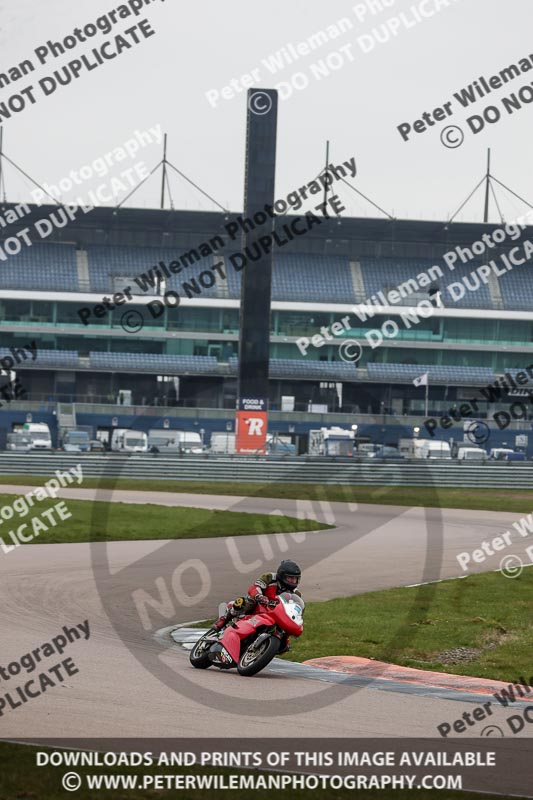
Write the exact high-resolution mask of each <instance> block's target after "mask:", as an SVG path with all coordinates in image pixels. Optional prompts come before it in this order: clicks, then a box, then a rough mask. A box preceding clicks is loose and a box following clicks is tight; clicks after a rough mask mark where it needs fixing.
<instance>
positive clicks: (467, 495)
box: [0, 461, 533, 513]
mask: <svg viewBox="0 0 533 800" xmlns="http://www.w3.org/2000/svg"><path fill="white" fill-rule="evenodd" d="M80 463H82V464H83V461H81V462H80ZM510 469H512V467H510ZM52 474H53V469H52V468H51V469H50V475H52ZM45 480H46V478H45V476H42V475H41V476H34V475H2V476H0V483H1V484H13V485H17V486H21V485H31V486H40V485H42V484H43V483H44V481H45ZM83 487H84V488H91V487H94V488H95V487H100V488H102V489H129V490H137V491H144V492H146V491H150V489H151V488H152V490H153V491H158V492H177V493H189V494H222V495H237V496H243V497H272V498H278V499H296V500H310V501H321V500H329V501H330V502H340V503H371V504H379V505H396V506H409V507H411V506H424V507H426V508H428V507H431V506H437V507H438V508H465V509H473V510H476V509H477V510H486V511H516V512H521V513H523V512H527V513H529V512H530V511H531V510H532V509H533V489H516V490H515V491H509V490H506V491H498V490H497V489H473V488H471V489H463V488H457V489H454V488H447V487H446V488H440V487H423V486H338V485H334V484H332V485H326V484H303V483H284V482H281V481H280V482H274V483H234V482H230V481H220V482H219V481H174V480H163V481H160V480H157V481H155V480H154V481H151V480H137V479H134V478H131V479H130V478H119V479H114V478H104V479H99V478H84V480H83Z"/></svg>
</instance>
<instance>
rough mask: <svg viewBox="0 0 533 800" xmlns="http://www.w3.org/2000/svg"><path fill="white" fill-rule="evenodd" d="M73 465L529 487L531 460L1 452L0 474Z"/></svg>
mask: <svg viewBox="0 0 533 800" xmlns="http://www.w3.org/2000/svg"><path fill="white" fill-rule="evenodd" d="M76 464H81V465H82V467H83V475H84V476H85V477H95V478H97V477H108V478H115V477H122V478H137V479H140V480H151V481H157V480H178V481H184V480H190V481H231V482H233V481H235V482H238V481H252V482H261V483H275V482H278V481H279V482H283V483H313V484H344V485H354V486H365V485H368V486H448V487H478V488H499V489H509V490H512V489H533V464H531V465H530V464H524V463H516V462H515V463H505V462H504V463H484V464H468V463H464V462H453V463H450V462H438V461H435V462H433V461H416V460H415V461H408V462H401V463H399V462H397V461H389V462H387V461H383V462H380V463H376V462H372V463H370V462H369V461H358V460H354V459H351V458H350V459H332V458H310V457H300V458H294V457H293V458H289V457H286V458H283V457H266V458H265V457H261V456H258V457H254V456H227V455H220V456H215V455H205V456H192V455H188V456H178V455H173V456H168V455H156V456H153V455H149V454H148V455H122V454H105V455H100V454H98V455H97V454H91V455H89V454H85V453H81V454H68V455H67V454H64V453H61V454H59V453H31V454H25V453H24V454H22V453H2V454H0V475H43V476H48V475H53V474H54V472H55V470H58V469H59V470H63V471H65V470H68V469H69V468H70V467H73V466H75V465H76ZM6 482H7V481H5V480H4V483H6ZM153 488H154V489H156V488H157V487H156V486H154V487H153Z"/></svg>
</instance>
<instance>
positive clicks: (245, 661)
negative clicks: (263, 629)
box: [237, 636, 280, 677]
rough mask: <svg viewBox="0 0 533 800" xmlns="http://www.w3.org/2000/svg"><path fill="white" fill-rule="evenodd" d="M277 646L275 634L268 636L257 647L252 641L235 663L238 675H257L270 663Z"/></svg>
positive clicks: (276, 651)
mask: <svg viewBox="0 0 533 800" xmlns="http://www.w3.org/2000/svg"><path fill="white" fill-rule="evenodd" d="M279 648H280V640H279V639H278V638H277V637H276V636H270V637H269V638H268V639H265V640H264V641H263V642H261V644H260V645H259V647H257V648H256V647H255V646H254V644H253V643H252V644H251V645H250V646H249V647H247V648H246V650H245V651H244V653H243V654H242V656H241V657H240V659H239V663H238V664H237V671H238V673H239V675H245V676H247V677H250V676H251V675H257V673H258V672H260V671H261V670H262V669H264V668H265V667H266V666H267V664H270V662H271V661H272V659H273V658H274V656H275V655H277V653H278V650H279Z"/></svg>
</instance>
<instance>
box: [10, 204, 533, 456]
mask: <svg viewBox="0 0 533 800" xmlns="http://www.w3.org/2000/svg"><path fill="white" fill-rule="evenodd" d="M8 207H9V206H4V211H5V209H6V208H8ZM53 209H54V207H53V206H50V207H46V206H41V207H39V208H37V207H31V215H30V217H29V218H26V219H24V220H21V221H20V223H14V224H12V225H11V226H10V229H9V234H10V235H11V236H13V235H14V234H15V232H16V230H17V226H18V228H19V229H22V228H24V227H31V225H32V222H34V221H35V220H37V219H41V218H43V217H46V216H47V214H49V213H50V212H51V211H52V210H53ZM227 221H228V216H225V215H224V214H219V213H211V212H183V211H145V210H141V209H119V210H117V211H113V210H112V209H109V208H97V209H95V210H93V211H92V212H91V213H90V214H88V215H86V216H85V218H84V219H83V220H79V221H76V222H73V223H72V224H71V225H70V226H69V227H68V228H63V229H58V230H55V231H54V233H53V234H52V235H51V236H50V237H49V238H48V239H47V240H46V241H45V242H36V243H35V244H33V246H31V247H24V248H22V250H21V252H20V254H19V255H16V256H9V257H8V258H7V259H6V260H3V261H2V262H0V320H1V322H0V324H1V331H2V337H1V347H2V355H8V354H9V351H10V348H16V347H20V346H23V345H24V343H25V342H27V341H35V342H36V343H37V346H38V358H37V360H36V361H35V362H31V363H30V362H29V361H27V362H24V363H23V364H21V365H17V371H18V374H19V375H20V377H21V378H22V380H23V383H24V387H25V389H26V392H27V398H26V399H27V401H28V403H33V406H32V407H33V408H37V409H38V408H39V405H38V404H39V403H42V404H45V405H43V406H42V408H43V413H47V414H52V413H53V412H51V411H50V409H51V407H52V405H53V404H54V403H76V404H83V406H84V408H85V409H86V412H84V413H86V414H87V417H86V420H85V421H87V420H89V419H90V424H92V425H93V427H94V426H97V425H98V423H99V422H101V424H102V425H104V426H105V425H110V424H111V422H110V420H111V417H112V416H113V414H112V411H111V410H109V405H110V404H111V403H116V398H117V396H118V395H119V392H120V391H121V390H124V389H128V390H130V391H131V392H132V397H133V403H134V404H135V405H136V406H146V407H150V406H153V407H159V406H164V407H165V408H166V409H168V410H167V411H165V412H164V414H166V415H167V416H169V417H171V418H172V419H171V423H170V424H171V425H172V426H173V427H180V426H181V427H190V424H191V423H190V413H191V412H190V410H191V409H192V408H196V409H197V416H196V419H197V422H198V424H199V425H201V426H202V427H203V428H204V429H205V430H207V431H209V430H220V429H221V425H222V426H223V425H224V424H225V422H226V421H229V422H231V420H232V414H233V411H234V408H235V401H236V391H237V386H236V377H237V367H238V360H237V354H238V330H239V297H240V284H241V275H242V273H240V272H237V271H236V270H235V269H233V267H232V266H231V262H230V259H229V256H230V255H231V253H232V252H235V251H236V250H238V249H239V244H238V243H237V242H233V243H227V246H225V247H224V248H221V249H220V251H219V252H218V253H217V254H216V255H214V254H213V255H212V256H209V257H207V258H203V259H201V260H198V261H197V262H196V263H194V264H192V265H191V266H189V267H187V268H186V269H183V270H182V271H181V272H179V273H177V274H171V275H169V276H168V277H166V278H165V280H164V281H163V282H160V283H159V284H157V283H155V285H154V287H153V289H151V290H150V291H148V292H145V293H143V292H141V290H140V288H139V287H138V285H137V284H136V282H135V278H136V277H138V276H140V275H142V274H143V273H144V274H145V275H146V274H147V273H149V271H150V270H151V269H152V270H153V269H154V268H156V267H157V265H158V264H160V263H161V262H163V264H166V265H168V264H169V263H170V262H171V261H173V260H174V259H176V258H178V257H179V256H180V255H181V254H183V253H186V252H190V251H191V249H193V248H195V246H196V245H197V244H198V243H199V242H202V241H207V240H209V239H210V238H211V237H214V236H217V235H221V233H222V231H223V228H224V225H225V224H227ZM285 221H286V220H280V224H281V223H282V222H285ZM495 227H497V226H495V225H482V224H465V223H454V224H453V225H448V226H446V225H444V224H443V223H438V222H417V221H400V220H387V219H384V220H379V219H343V220H342V221H339V220H336V219H335V220H334V219H332V220H328V221H325V222H324V223H323V224H322V225H321V226H320V227H317V228H315V229H314V230H313V231H312V232H310V233H309V234H308V235H307V236H305V237H298V238H297V239H296V240H295V241H294V242H292V243H291V244H290V245H288V246H286V247H284V248H283V249H279V250H278V251H277V252H275V254H274V267H273V285H272V315H271V352H270V355H271V361H270V408H271V411H274V412H276V411H281V407H282V398H283V397H292V398H294V412H285V413H284V414H283V415H281V414H280V415H278V416H279V419H276V418H275V415H274V416H271V424H272V426H274V427H276V426H277V427H276V429H277V430H278V432H280V433H285V434H286V433H288V432H289V433H296V434H298V433H300V434H302V433H306V432H307V431H308V430H310V429H312V428H313V427H317V422H316V421H315V418H314V417H313V414H312V413H311V412H310V409H311V408H314V409H318V408H320V409H325V408H327V409H328V411H329V412H330V413H331V414H332V415H336V416H332V417H331V424H338V422H339V421H340V420H342V421H343V422H347V421H348V420H349V419H352V418H353V419H354V420H355V419H356V420H357V421H358V423H362V422H364V419H365V417H366V415H371V416H373V417H374V418H376V417H377V416H378V415H385V416H386V417H387V421H386V423H385V416H384V417H383V423H382V425H381V430H383V425H384V424H385V425H386V426H387V425H388V424H389V423H390V422H391V417H395V418H396V419H397V420H398V421H401V420H402V419H403V418H405V417H408V418H409V420H410V422H412V420H413V418H416V417H418V418H419V419H420V418H421V415H422V414H423V410H424V399H423V396H422V395H423V393H421V392H420V390H418V389H416V388H415V387H414V386H413V383H412V381H413V380H414V378H416V377H418V376H419V375H421V374H424V373H426V372H427V373H428V375H429V382H430V408H431V413H432V414H437V413H439V412H444V411H445V410H446V409H447V408H449V407H450V405H451V404H453V403H455V402H457V401H460V400H461V398H463V397H466V396H468V395H470V396H476V394H479V389H480V387H483V386H484V385H487V384H490V383H492V382H494V381H496V380H497V379H498V377H499V376H501V375H503V374H504V373H505V372H512V371H513V370H514V371H515V372H516V371H519V370H521V369H523V368H524V367H526V366H528V365H529V364H530V363H531V362H532V361H533V358H532V357H531V345H532V342H533V313H532V312H531V308H532V303H533V281H532V280H531V277H530V276H531V274H532V273H531V265H530V264H529V263H526V264H523V265H517V266H515V267H514V268H513V269H512V270H508V271H505V272H503V271H502V274H500V275H496V274H491V276H490V277H489V279H488V280H487V282H486V283H481V285H480V287H479V289H478V290H477V291H466V292H465V294H464V297H462V298H461V299H459V300H457V301H454V302H453V303H452V302H449V301H448V286H449V285H450V284H451V283H460V282H461V281H462V280H463V279H464V278H465V277H468V276H469V275H470V274H471V273H472V272H473V270H475V269H476V268H478V267H479V266H480V265H481V264H483V263H484V262H483V261H481V260H479V259H478V260H476V261H475V262H474V261H472V262H469V263H468V264H461V263H460V262H458V264H457V265H456V267H455V269H454V270H453V271H451V270H449V269H448V268H447V266H446V265H445V263H444V262H443V255H444V254H445V253H446V252H448V251H450V250H451V249H453V248H454V247H456V246H457V245H461V246H463V247H467V246H469V245H471V243H472V242H474V241H477V240H479V239H480V238H481V236H482V234H483V233H484V232H490V231H491V230H493V229H494V228H495ZM2 233H3V236H4V238H5V237H6V235H7V233H6V232H5V231H3V232H2ZM528 238H529V239H532V240H533V228H531V229H527V230H525V231H524V234H523V239H528ZM230 244H231V245H232V246H231V247H230V246H229V245H230ZM515 244H516V243H513V245H515ZM507 249H509V248H506V247H505V245H502V252H506V251H507ZM498 254H499V251H498V250H495V251H494V253H491V258H497V257H498ZM217 261H218V262H220V261H223V263H224V270H225V273H226V276H227V279H226V280H222V279H219V280H217V281H216V282H215V283H214V284H213V285H212V286H210V287H208V288H203V289H202V291H201V294H200V295H199V296H196V295H195V296H191V297H190V298H188V297H187V294H186V292H184V289H183V284H184V282H185V281H190V280H191V279H192V278H194V277H195V276H198V275H199V273H201V272H202V270H209V269H211V268H212V266H213V264H214V263H215V262H217ZM434 265H437V266H440V268H441V271H442V275H441V276H440V277H438V278H436V279H435V280H433V281H432V282H431V286H426V287H425V288H418V289H417V290H416V291H411V292H410V293H407V294H406V295H405V296H401V297H398V299H397V300H396V301H395V302H394V303H391V304H390V305H389V306H384V305H383V304H380V305H379V306H378V305H377V302H378V301H377V300H376V297H377V296H378V295H379V293H381V295H380V296H381V297H383V295H387V293H389V292H393V291H394V290H395V289H396V288H397V287H398V286H399V285H401V284H407V283H408V282H409V281H410V280H412V279H413V276H416V275H417V274H420V273H423V272H425V271H427V270H428V269H429V268H430V267H432V266H434ZM126 286H130V287H131V290H132V292H133V295H134V299H133V300H132V301H131V302H128V303H127V304H126V305H116V306H115V307H114V308H113V309H112V310H109V309H106V310H105V311H104V313H103V314H101V315H100V316H97V315H96V314H92V315H91V317H90V319H89V324H87V325H84V324H83V323H82V321H81V319H80V316H79V314H78V311H79V309H80V308H82V307H91V308H93V307H94V306H95V305H98V304H101V303H102V300H103V297H104V296H107V297H108V298H112V296H113V295H114V294H115V293H117V292H122V291H123V290H124V288H125V287H126ZM168 290H173V291H175V292H177V293H178V294H179V295H180V297H181V304H180V306H179V307H177V308H166V309H165V310H164V313H162V314H161V315H160V316H157V317H154V316H153V315H151V314H149V313H147V307H146V304H147V303H148V302H150V301H152V300H154V296H158V297H159V296H161V295H163V293H164V292H165V291H168ZM430 291H431V295H430ZM435 292H437V293H439V295H438V296H439V297H440V298H441V301H442V305H443V307H438V306H437V305H435V307H434V310H433V312H432V313H431V314H430V316H429V317H427V318H420V319H419V321H418V324H411V325H406V324H404V323H403V322H402V316H401V315H402V312H403V313H405V312H406V311H407V309H409V308H413V307H414V306H416V305H417V303H419V302H421V301H422V302H425V303H426V305H427V304H428V300H429V299H430V297H433V298H434V293H435ZM387 296H388V295H387ZM357 304H366V305H369V304H370V306H371V311H370V313H368V314H367V317H368V318H367V319H366V320H365V319H364V316H365V315H363V319H362V318H361V315H358V314H357V313H355V312H354V306H355V305H357ZM126 310H127V311H132V312H135V311H136V312H138V313H139V315H142V318H143V323H144V326H143V328H142V330H141V331H138V332H133V331H132V332H130V331H129V330H127V329H125V328H124V320H123V316H124V313H125V311H126ZM346 316H348V317H349V319H350V327H349V329H348V330H344V331H343V335H342V336H341V337H340V338H339V340H337V341H335V340H329V341H326V342H325V343H324V344H323V346H321V347H315V346H309V347H308V349H307V354H306V356H305V357H303V356H302V352H301V350H300V349H299V347H298V346H297V344H296V343H297V341H298V340H301V339H302V337H307V338H308V339H311V338H312V337H314V336H317V335H320V331H321V328H327V329H328V330H329V329H330V327H331V325H332V323H334V322H335V321H338V320H340V319H341V318H346ZM390 320H393V321H396V322H397V324H398V332H397V335H396V336H394V337H393V338H391V339H388V338H387V337H385V338H384V339H383V342H382V344H381V346H379V347H376V348H375V349H374V348H372V347H371V346H370V339H369V338H368V335H369V332H370V331H371V330H380V329H381V326H382V325H383V324H384V323H387V321H390ZM346 339H348V340H354V341H355V340H357V341H359V342H360V343H361V344H362V345H363V354H362V357H361V359H360V360H359V361H358V362H357V364H353V363H347V362H346V361H344V360H343V359H342V357H341V354H340V352H339V343H340V342H341V341H343V340H346ZM515 399H516V398H515ZM507 400H508V402H512V401H513V398H512V397H509V398H507ZM23 407H24V404H23V403H21V404H20V408H19V409H15V407H14V406H13V407H12V409H3V410H2V414H3V415H11V416H10V417H9V418H8V417H6V416H4V418H5V419H8V422H9V424H12V422H13V421H20V417H21V413H22V411H23ZM185 410H187V412H186V411H185ZM125 411H126V410H125V409H121V414H122V415H123V416H125ZM222 412H224V413H222ZM162 413H163V412H162ZM291 413H292V417H291ZM489 413H491V407H489V405H488V403H486V402H485V403H481V404H480V417H483V416H486V415H488V414H489ZM187 414H188V415H189V416H187ZM17 415H18V416H17ZM56 416H57V414H56ZM22 417H24V415H23V414H22ZM50 419H52V417H50ZM121 420H122V417H121ZM221 420H222V422H221ZM78 422H79V419H78ZM374 422H375V420H374ZM121 424H122V421H121ZM124 424H128V423H127V420H125V422H124ZM151 424H153V419H152V423H151ZM321 424H324V420H321ZM530 425H531V423H530V422H529V421H524V422H523V423H521V427H520V430H521V431H522V432H527V430H529V428H530ZM515 427H517V426H515ZM517 431H518V427H517ZM532 444H533V443H532Z"/></svg>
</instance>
